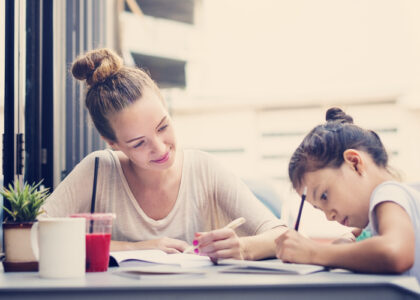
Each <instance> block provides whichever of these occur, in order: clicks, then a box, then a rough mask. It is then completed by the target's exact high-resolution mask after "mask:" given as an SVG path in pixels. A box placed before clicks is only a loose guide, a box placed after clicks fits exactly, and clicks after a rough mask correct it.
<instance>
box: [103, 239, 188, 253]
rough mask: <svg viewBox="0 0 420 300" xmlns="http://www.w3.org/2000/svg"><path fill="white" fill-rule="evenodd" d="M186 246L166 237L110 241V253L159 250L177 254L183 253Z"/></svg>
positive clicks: (181, 242)
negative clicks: (133, 240) (138, 240)
mask: <svg viewBox="0 0 420 300" xmlns="http://www.w3.org/2000/svg"><path fill="white" fill-rule="evenodd" d="M188 246H189V245H188V243H187V242H185V241H181V240H177V239H171V238H168V237H163V238H159V239H154V240H148V241H140V242H122V241H111V251H127V250H146V249H160V250H162V251H165V252H166V253H179V252H183V251H184V250H185V249H186V248H187V247H188Z"/></svg>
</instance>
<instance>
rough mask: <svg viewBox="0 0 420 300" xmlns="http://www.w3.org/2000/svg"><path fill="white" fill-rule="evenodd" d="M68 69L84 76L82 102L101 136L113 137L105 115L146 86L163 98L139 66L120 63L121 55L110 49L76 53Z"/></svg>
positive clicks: (130, 100)
mask: <svg viewBox="0 0 420 300" xmlns="http://www.w3.org/2000/svg"><path fill="white" fill-rule="evenodd" d="M71 72H72V74H73V76H74V77H75V78H76V79H78V80H86V83H87V85H88V90H87V93H86V101H85V105H86V107H87V109H88V110H89V114H90V116H91V118H92V121H93V123H94V124H95V127H96V129H97V130H98V131H99V133H100V134H101V135H102V136H103V137H104V138H107V139H109V140H111V141H114V142H115V141H116V140H117V139H116V136H115V132H114V130H113V129H112V126H111V124H110V123H109V121H108V117H109V116H110V115H112V114H114V113H116V112H119V111H121V110H123V109H124V108H125V107H127V106H129V105H131V104H132V103H134V102H135V101H137V100H139V99H140V98H141V97H142V95H143V93H144V90H145V89H148V88H150V89H152V90H154V91H155V92H156V93H157V95H158V96H159V97H160V98H161V99H162V101H163V98H162V95H161V93H160V91H159V88H158V87H157V85H156V84H155V83H154V82H153V80H152V79H151V78H150V76H149V75H148V74H147V73H145V72H144V71H143V70H141V69H138V68H132V67H127V66H124V65H123V61H122V58H121V57H120V56H118V55H117V54H116V53H115V52H113V51H112V50H110V49H96V50H92V51H89V52H87V53H86V54H85V55H82V56H80V57H78V58H77V59H76V60H75V61H74V62H73V65H72V69H71Z"/></svg>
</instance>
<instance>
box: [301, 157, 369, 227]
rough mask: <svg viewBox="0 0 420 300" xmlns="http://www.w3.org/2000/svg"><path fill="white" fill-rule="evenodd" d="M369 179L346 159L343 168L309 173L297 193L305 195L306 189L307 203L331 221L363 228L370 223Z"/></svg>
mask: <svg viewBox="0 0 420 300" xmlns="http://www.w3.org/2000/svg"><path fill="white" fill-rule="evenodd" d="M367 177H368V176H367V174H366V173H365V172H364V170H363V166H361V165H359V166H357V162H356V165H355V162H354V161H347V160H345V161H344V163H343V164H342V165H341V167H340V168H325V169H320V170H317V171H314V172H308V173H306V174H305V175H304V178H303V184H302V186H301V187H300V188H299V189H298V190H297V192H298V193H299V194H302V192H303V188H304V187H305V186H306V187H307V195H306V199H307V201H308V202H309V203H311V204H312V205H313V206H314V207H315V208H317V209H320V210H322V211H323V212H324V213H325V216H326V217H327V219H328V220H330V221H337V222H339V223H340V224H342V225H345V226H349V227H358V228H364V227H366V226H367V224H368V222H369V220H368V214H369V199H370V195H371V193H372V191H373V187H372V184H371V183H370V181H369V179H368V178H367Z"/></svg>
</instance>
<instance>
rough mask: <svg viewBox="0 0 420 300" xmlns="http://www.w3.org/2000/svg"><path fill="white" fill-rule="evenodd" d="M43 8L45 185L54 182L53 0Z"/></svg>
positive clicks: (43, 168) (43, 172)
mask: <svg viewBox="0 0 420 300" xmlns="http://www.w3.org/2000/svg"><path fill="white" fill-rule="evenodd" d="M42 2H43V6H42V11H43V12H42V15H43V18H42V33H41V34H42V36H43V39H42V57H41V59H42V68H41V70H42V101H41V104H42V106H41V114H42V115H43V118H42V126H41V131H42V144H41V147H42V177H43V178H44V182H43V183H44V185H45V186H47V187H53V183H54V182H53V181H54V174H53V172H54V168H53V164H54V140H53V136H54V126H53V125H54V106H53V104H54V101H53V100H54V99H53V98H54V72H53V68H54V66H53V63H54V61H53V56H54V55H53V45H54V43H53V42H54V41H53V4H54V1H53V0H43V1H42ZM63 63H64V62H63Z"/></svg>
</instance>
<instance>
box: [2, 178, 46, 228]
mask: <svg viewBox="0 0 420 300" xmlns="http://www.w3.org/2000/svg"><path fill="white" fill-rule="evenodd" d="M41 183H42V180H41V181H40V182H38V183H37V184H35V183H33V184H31V185H30V184H28V183H27V182H24V184H23V186H21V184H20V183H19V180H15V182H14V186H12V185H11V184H9V187H8V188H5V187H3V188H2V189H1V190H0V194H1V195H3V197H4V199H5V200H8V201H9V203H10V209H9V208H7V207H5V206H3V209H4V211H5V212H6V213H7V214H8V215H9V216H10V217H11V218H12V219H13V222H33V221H35V220H36V217H37V216H38V215H40V214H41V213H42V211H41V210H40V208H41V206H42V204H44V202H45V200H46V199H47V197H48V196H49V192H48V189H43V190H38V188H39V186H40V185H41Z"/></svg>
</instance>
